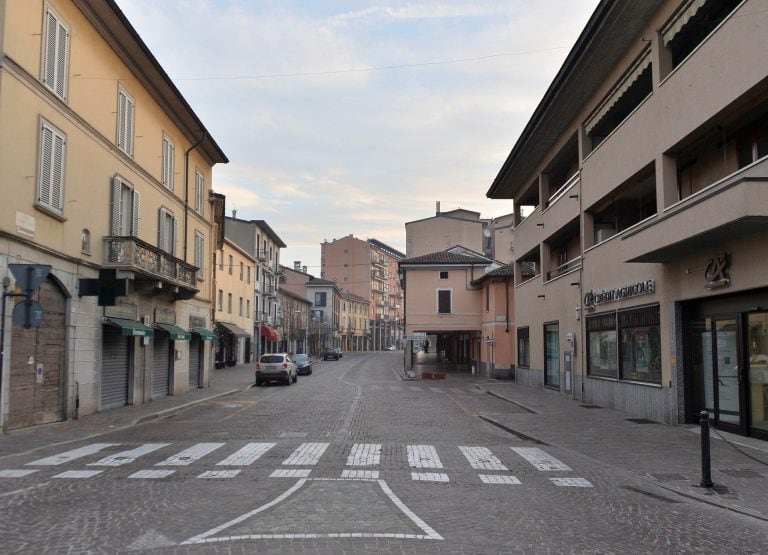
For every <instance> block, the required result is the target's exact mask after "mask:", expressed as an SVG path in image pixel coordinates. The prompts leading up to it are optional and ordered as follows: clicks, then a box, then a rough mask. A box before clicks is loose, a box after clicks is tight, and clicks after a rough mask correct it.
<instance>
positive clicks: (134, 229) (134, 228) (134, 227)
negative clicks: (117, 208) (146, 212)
mask: <svg viewBox="0 0 768 555" xmlns="http://www.w3.org/2000/svg"><path fill="white" fill-rule="evenodd" d="M132 216H133V220H132V221H131V234H132V235H133V236H134V237H138V236H139V192H138V191H136V190H135V189H134V191H133V214H132Z"/></svg>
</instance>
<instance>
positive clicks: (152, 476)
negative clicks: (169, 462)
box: [128, 470, 176, 480]
mask: <svg viewBox="0 0 768 555" xmlns="http://www.w3.org/2000/svg"><path fill="white" fill-rule="evenodd" d="M175 473H176V471H175V470H139V471H138V472H134V473H133V474H131V475H130V476H128V477H129V478H143V479H147V480H156V479H158V478H167V477H168V476H170V475H171V474H175Z"/></svg>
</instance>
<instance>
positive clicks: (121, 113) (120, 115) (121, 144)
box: [117, 91, 128, 150]
mask: <svg viewBox="0 0 768 555" xmlns="http://www.w3.org/2000/svg"><path fill="white" fill-rule="evenodd" d="M127 102H128V99H127V98H126V96H125V93H124V92H123V91H120V92H119V93H118V95H117V147H118V148H119V149H121V150H125V111H126V104H127Z"/></svg>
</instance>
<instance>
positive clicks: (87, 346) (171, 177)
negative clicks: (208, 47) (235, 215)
mask: <svg viewBox="0 0 768 555" xmlns="http://www.w3.org/2000/svg"><path fill="white" fill-rule="evenodd" d="M0 47H1V48H2V54H1V55H0V190H1V191H2V193H3V194H2V196H3V198H4V202H3V203H2V205H0V237H1V238H2V240H1V241H0V274H2V276H3V277H4V278H5V277H9V278H11V280H10V281H11V283H12V282H13V276H11V275H10V274H9V272H8V264H9V263H21V264H46V265H50V266H51V272H50V275H49V276H48V277H47V279H46V280H45V281H44V282H43V283H42V286H41V288H40V289H39V290H38V291H37V293H36V294H35V297H34V298H35V300H37V301H39V302H40V304H41V305H42V307H43V310H44V311H45V315H44V318H43V321H42V324H41V325H40V327H39V328H31V329H24V328H22V327H19V326H16V325H13V324H12V321H11V319H10V318H8V319H7V320H6V321H5V322H4V328H5V337H4V338H2V340H3V341H4V342H5V352H4V355H5V356H4V358H3V363H2V391H0V401H1V402H0V406H1V407H2V411H0V418H1V419H2V426H3V427H4V428H6V429H8V428H17V427H23V426H30V425H34V424H38V423H44V422H51V421H57V420H63V419H67V418H71V417H74V416H76V415H84V414H90V413H94V412H97V411H103V410H106V409H109V408H111V407H117V406H122V405H125V404H140V403H145V402H147V401H149V400H151V399H156V398H159V397H163V396H166V395H178V394H183V393H186V392H187V391H188V390H189V389H190V388H196V387H204V386H206V385H207V383H208V380H209V375H210V370H211V366H212V357H211V353H212V349H211V345H212V341H211V340H212V339H213V338H214V336H213V334H212V333H211V327H212V321H211V317H212V310H211V309H212V304H211V301H212V290H213V285H212V282H213V279H212V277H213V276H212V272H211V267H212V259H213V251H214V248H215V245H216V243H217V241H219V240H220V236H219V235H218V234H217V227H216V224H215V222H214V220H215V217H216V216H217V214H218V215H219V216H223V214H222V211H223V197H221V196H220V195H218V196H217V195H213V194H212V191H211V182H212V177H211V171H212V167H213V166H214V164H217V163H223V162H227V158H226V156H225V155H224V153H223V152H222V151H221V149H220V148H219V147H218V146H217V144H216V142H215V141H214V140H213V139H212V138H211V136H210V135H209V134H208V133H207V131H206V129H205V127H204V126H203V124H202V122H201V121H200V120H199V119H198V117H197V116H196V115H195V113H194V112H193V111H192V109H191V108H190V106H189V105H188V104H187V102H186V101H185V100H184V98H183V97H182V95H181V93H180V92H179V91H178V90H177V89H176V87H175V86H174V85H173V83H172V82H171V80H170V79H169V77H168V76H167V75H166V73H165V71H164V70H163V68H162V67H160V66H159V65H158V63H157V61H156V60H155V59H154V58H153V57H152V55H151V54H150V53H149V50H148V49H147V47H146V45H145V44H144V42H143V41H142V40H141V38H140V37H139V36H138V35H137V33H136V31H135V30H134V29H133V27H131V25H130V23H128V22H127V20H126V19H125V17H124V15H123V14H122V12H120V10H119V9H118V8H117V6H116V5H115V3H114V2H111V1H106V0H103V1H102V0H92V1H87V2H86V1H83V0H74V1H64V0H47V1H42V0H30V1H23V2H17V1H10V2H0ZM105 270H107V271H105ZM109 270H114V272H110V271H109ZM91 280H93V281H91ZM109 282H111V286H110V283H109ZM99 288H102V292H104V291H106V290H109V291H110V292H111V293H112V294H114V295H116V296H117V300H116V305H115V306H99V305H98V304H97V297H96V296H95V295H96V292H97V289H99ZM16 300H18V299H16ZM11 302H13V300H9V304H10V303H11ZM10 308H12V307H9V310H8V314H10V313H11V310H10ZM43 338H44V339H43ZM31 369H34V371H31Z"/></svg>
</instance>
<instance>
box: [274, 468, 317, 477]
mask: <svg viewBox="0 0 768 555" xmlns="http://www.w3.org/2000/svg"><path fill="white" fill-rule="evenodd" d="M311 472H312V470H311V469H309V468H278V469H277V470H275V471H274V472H273V473H272V474H270V475H269V477H270V478H306V477H308V476H309V474H310V473H311Z"/></svg>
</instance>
